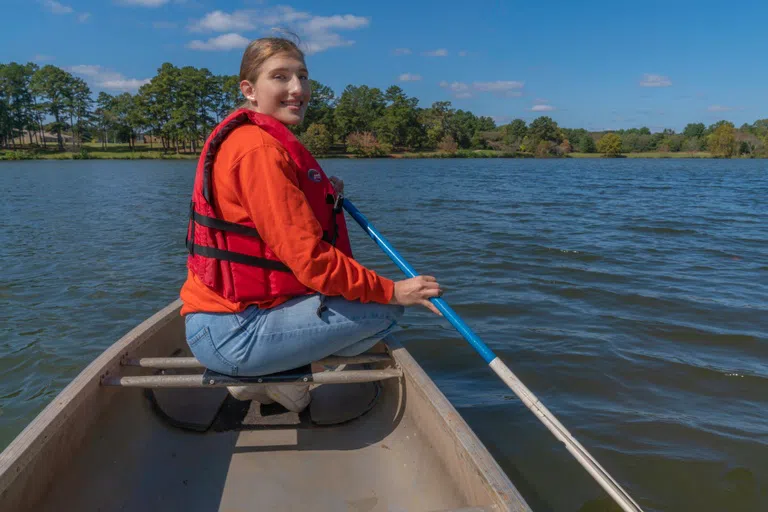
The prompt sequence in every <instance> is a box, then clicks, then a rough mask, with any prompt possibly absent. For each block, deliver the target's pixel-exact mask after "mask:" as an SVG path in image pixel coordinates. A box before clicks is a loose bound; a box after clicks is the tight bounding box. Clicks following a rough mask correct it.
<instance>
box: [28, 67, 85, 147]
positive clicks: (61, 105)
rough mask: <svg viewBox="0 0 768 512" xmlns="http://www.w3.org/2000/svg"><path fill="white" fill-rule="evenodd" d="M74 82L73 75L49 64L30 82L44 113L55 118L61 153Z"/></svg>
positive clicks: (53, 126) (54, 127)
mask: <svg viewBox="0 0 768 512" xmlns="http://www.w3.org/2000/svg"><path fill="white" fill-rule="evenodd" d="M73 80H74V77H73V76H72V75H71V74H69V73H67V72H66V71H64V70H63V69H60V68H57V67H56V66H53V65H51V64H48V65H47V66H43V67H42V68H40V69H39V70H37V72H35V74H34V75H32V79H31V81H30V88H31V90H32V92H33V93H34V94H36V95H37V96H38V97H40V98H41V100H42V101H41V107H42V109H43V111H44V112H45V113H46V114H49V115H51V116H53V119H54V124H53V125H52V126H51V129H52V130H53V131H54V132H55V133H56V139H57V142H58V146H59V151H64V139H63V137H62V135H61V132H62V131H63V129H64V127H65V124H64V122H63V121H62V118H63V117H64V115H65V112H66V105H65V101H66V94H67V92H68V91H69V89H70V87H71V84H72V82H73Z"/></svg>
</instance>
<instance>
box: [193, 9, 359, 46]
mask: <svg viewBox="0 0 768 512" xmlns="http://www.w3.org/2000/svg"><path fill="white" fill-rule="evenodd" d="M369 24H370V18H366V17H363V16H355V15H352V14H336V15H333V16H314V15H312V14H310V13H308V12H303V11H297V10H296V9H293V8H292V7H288V6H277V7H273V8H268V9H263V10H242V11H235V12H232V13H226V12H223V11H219V10H217V11H213V12H210V13H208V14H206V15H205V16H204V17H203V18H202V19H200V20H198V21H196V22H194V23H192V24H191V25H190V27H189V29H190V30H191V31H194V32H202V31H209V32H230V33H229V34H226V36H227V37H226V38H222V36H220V37H218V38H213V39H209V40H208V41H207V42H203V41H192V42H191V43H189V44H188V45H187V47H188V48H192V49H196V50H214V49H231V48H240V47H243V46H245V44H243V40H245V38H243V37H242V36H239V35H237V34H233V32H235V31H244V30H255V29H261V30H265V29H271V30H272V32H281V31H283V30H290V31H293V32H296V33H298V35H299V36H300V37H301V39H302V46H303V49H304V52H305V53H307V54H308V55H311V54H313V53H318V52H321V51H324V50H327V49H329V48H334V47H339V46H350V45H353V44H355V41H351V40H348V39H345V38H344V37H342V35H341V34H339V33H338V31H341V30H357V29H360V28H363V27H367V26H368V25H369ZM292 25H293V26H292ZM235 36H237V37H235ZM239 38H242V39H239ZM246 44H247V43H246Z"/></svg>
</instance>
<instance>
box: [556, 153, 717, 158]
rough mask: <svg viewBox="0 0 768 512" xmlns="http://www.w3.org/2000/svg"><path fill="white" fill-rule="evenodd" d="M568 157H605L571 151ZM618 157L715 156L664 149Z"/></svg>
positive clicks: (598, 154)
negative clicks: (672, 151)
mask: <svg viewBox="0 0 768 512" xmlns="http://www.w3.org/2000/svg"><path fill="white" fill-rule="evenodd" d="M568 158H605V157H603V155H601V154H600V153H570V154H569V155H568ZM618 158H714V157H713V156H712V153H710V152H708V151H697V152H696V153H689V152H687V151H681V152H679V153H670V152H668V151H667V152H663V151H646V152H644V153H624V154H622V155H620V156H619V157H618Z"/></svg>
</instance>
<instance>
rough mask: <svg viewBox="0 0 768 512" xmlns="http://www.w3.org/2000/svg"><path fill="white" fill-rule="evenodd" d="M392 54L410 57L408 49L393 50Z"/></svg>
mask: <svg viewBox="0 0 768 512" xmlns="http://www.w3.org/2000/svg"><path fill="white" fill-rule="evenodd" d="M392 53H394V54H395V55H410V54H411V53H412V52H411V49H410V48H395V49H394V50H393V51H392Z"/></svg>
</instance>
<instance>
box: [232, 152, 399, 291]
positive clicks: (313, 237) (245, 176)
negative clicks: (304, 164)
mask: <svg viewBox="0 0 768 512" xmlns="http://www.w3.org/2000/svg"><path fill="white" fill-rule="evenodd" d="M232 173H233V176H232V178H233V181H234V186H235V193H236V194H237V196H238V199H239V201H240V204H242V205H243V207H244V208H245V211H246V212H247V213H248V216H249V217H250V218H251V220H252V222H253V223H254V224H255V225H256V229H257V231H258V232H259V235H260V236H261V237H262V239H263V240H264V242H266V244H267V245H268V246H269V248H270V249H272V251H274V253H275V254H276V255H277V257H278V258H280V260H281V261H282V262H283V263H284V264H285V265H286V266H287V267H288V268H290V269H291V271H292V272H293V273H294V275H295V276H296V278H297V279H298V280H299V282H301V283H302V284H303V285H304V286H306V287H308V288H311V289H313V290H315V291H318V292H320V293H322V294H323V295H329V296H332V295H341V296H343V297H344V298H345V299H347V300H359V301H360V302H379V303H382V304H387V303H389V301H390V300H391V298H392V295H393V293H394V283H393V281H392V280H390V279H387V278H385V277H382V276H379V275H378V274H376V273H375V272H373V271H372V270H368V269H367V268H365V267H364V266H362V265H360V264H359V263H358V262H357V261H355V260H354V259H352V258H350V257H348V256H347V255H345V254H344V253H342V252H341V251H339V250H338V249H336V248H335V247H333V246H332V245H331V244H329V243H327V242H326V241H324V240H323V239H322V236H323V231H322V228H321V226H320V223H319V222H318V221H317V218H316V217H315V214H314V212H313V211H312V208H311V207H310V205H309V202H308V201H307V199H306V196H305V195H304V193H303V192H302V191H301V189H299V187H298V181H297V179H296V170H295V164H294V163H293V162H292V161H291V160H290V157H289V156H288V155H287V154H286V153H285V150H283V149H282V148H279V147H276V146H272V145H263V146H259V147H257V148H254V149H252V150H250V151H249V152H247V153H246V154H245V155H244V156H243V157H242V158H241V159H240V160H239V161H238V162H237V163H236V164H235V165H234V167H233V168H232Z"/></svg>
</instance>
